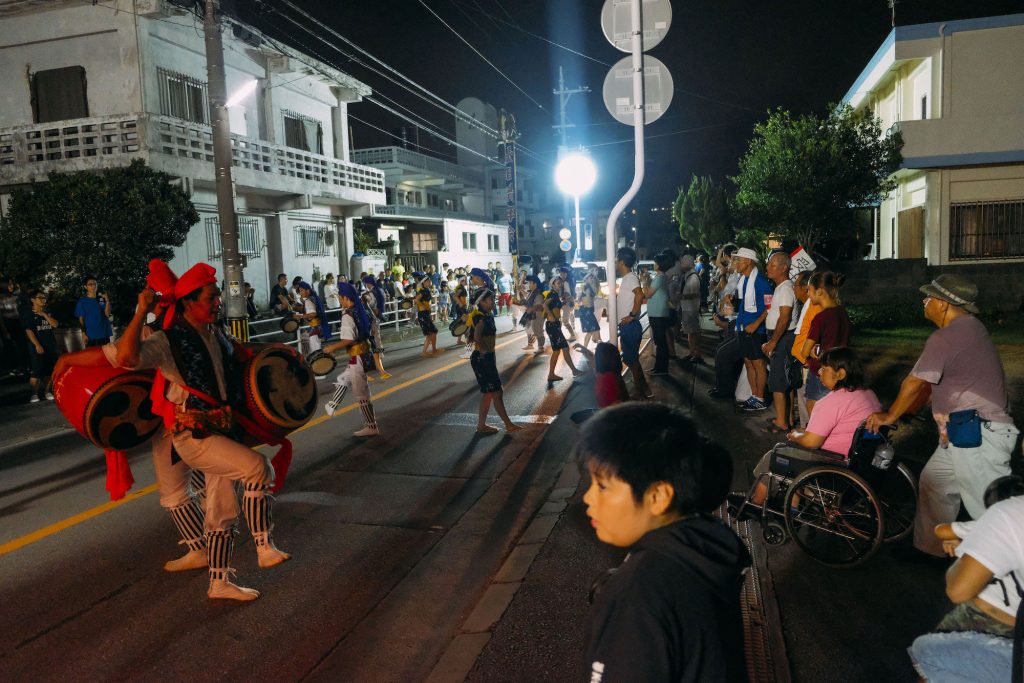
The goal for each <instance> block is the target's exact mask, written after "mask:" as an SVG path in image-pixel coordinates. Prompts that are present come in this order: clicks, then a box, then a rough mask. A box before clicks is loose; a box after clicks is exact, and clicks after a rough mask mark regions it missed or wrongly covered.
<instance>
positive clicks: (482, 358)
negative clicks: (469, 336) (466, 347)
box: [469, 311, 501, 394]
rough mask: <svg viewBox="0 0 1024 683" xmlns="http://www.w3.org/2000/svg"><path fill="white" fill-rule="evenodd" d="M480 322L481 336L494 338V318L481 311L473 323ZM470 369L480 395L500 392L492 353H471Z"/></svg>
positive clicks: (495, 363)
mask: <svg viewBox="0 0 1024 683" xmlns="http://www.w3.org/2000/svg"><path fill="white" fill-rule="evenodd" d="M479 321H482V324H483V330H481V336H484V337H494V336H496V335H497V333H498V330H497V327H496V326H495V323H494V316H493V315H491V314H490V313H484V312H482V311H480V312H477V313H475V314H474V323H476V322H479ZM469 364H470V367H472V368H473V374H474V375H476V383H477V385H479V387H480V393H481V394H490V393H494V392H497V391H501V377H500V376H499V375H498V363H497V357H496V356H495V353H494V352H493V351H480V350H479V349H478V350H475V351H473V355H472V356H470V358H469Z"/></svg>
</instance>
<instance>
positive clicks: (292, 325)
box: [281, 315, 299, 334]
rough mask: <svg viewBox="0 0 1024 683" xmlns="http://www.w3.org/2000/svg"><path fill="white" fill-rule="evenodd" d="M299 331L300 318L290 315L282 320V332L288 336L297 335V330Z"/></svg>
mask: <svg viewBox="0 0 1024 683" xmlns="http://www.w3.org/2000/svg"><path fill="white" fill-rule="evenodd" d="M297 329H299V320H298V318H293V317H292V316H290V315H286V316H285V317H283V318H281V331H282V332H285V333H287V334H295V330H297Z"/></svg>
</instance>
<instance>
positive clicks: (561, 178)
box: [555, 154, 597, 197]
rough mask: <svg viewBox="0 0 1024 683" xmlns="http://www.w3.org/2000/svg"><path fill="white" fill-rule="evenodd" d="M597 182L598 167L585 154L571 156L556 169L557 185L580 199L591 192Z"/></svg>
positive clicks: (563, 160)
mask: <svg viewBox="0 0 1024 683" xmlns="http://www.w3.org/2000/svg"><path fill="white" fill-rule="evenodd" d="M596 181H597V167H596V166H594V162H593V161H591V160H590V157H588V156H587V155H585V154H569V155H567V156H565V157H563V158H562V160H561V161H559V162H558V166H557V168H555V184H556V185H558V189H560V190H561V191H562V192H564V193H565V194H568V195H572V196H574V197H579V196H580V195H584V194H586V193H587V192H589V191H590V189H591V188H592V187H594V183H595V182H596Z"/></svg>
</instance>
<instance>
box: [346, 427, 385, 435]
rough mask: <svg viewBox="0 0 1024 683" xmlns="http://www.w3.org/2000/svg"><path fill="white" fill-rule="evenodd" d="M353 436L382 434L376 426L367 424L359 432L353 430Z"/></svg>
mask: <svg viewBox="0 0 1024 683" xmlns="http://www.w3.org/2000/svg"><path fill="white" fill-rule="evenodd" d="M352 436H380V430H379V429H377V428H376V427H370V426H366V427H363V428H362V429H360V430H359V431H358V432H352Z"/></svg>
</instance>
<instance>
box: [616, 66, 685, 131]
mask: <svg viewBox="0 0 1024 683" xmlns="http://www.w3.org/2000/svg"><path fill="white" fill-rule="evenodd" d="M643 63H644V123H645V124H648V123H653V122H654V121H657V120H658V119H660V118H661V117H662V115H663V114H664V113H665V112H666V111H668V106H669V104H671V103H672V92H673V90H674V89H675V88H674V86H673V84H672V74H670V73H669V71H668V67H667V66H665V65H664V64H663V63H662V62H661V60H659V59H656V58H654V57H651V56H649V55H644V62H643ZM603 94H604V106H605V107H607V108H608V112H609V113H610V114H611V115H612V116H613V117H615V120H616V121H618V122H619V123H624V124H626V125H627V126H632V125H633V106H634V105H633V58H632V57H625V58H623V59H622V60H620V61H619V62H618V63H617V64H616V65H615V66H613V67H612V69H611V71H609V72H608V75H607V76H606V77H605V79H604V91H603Z"/></svg>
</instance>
